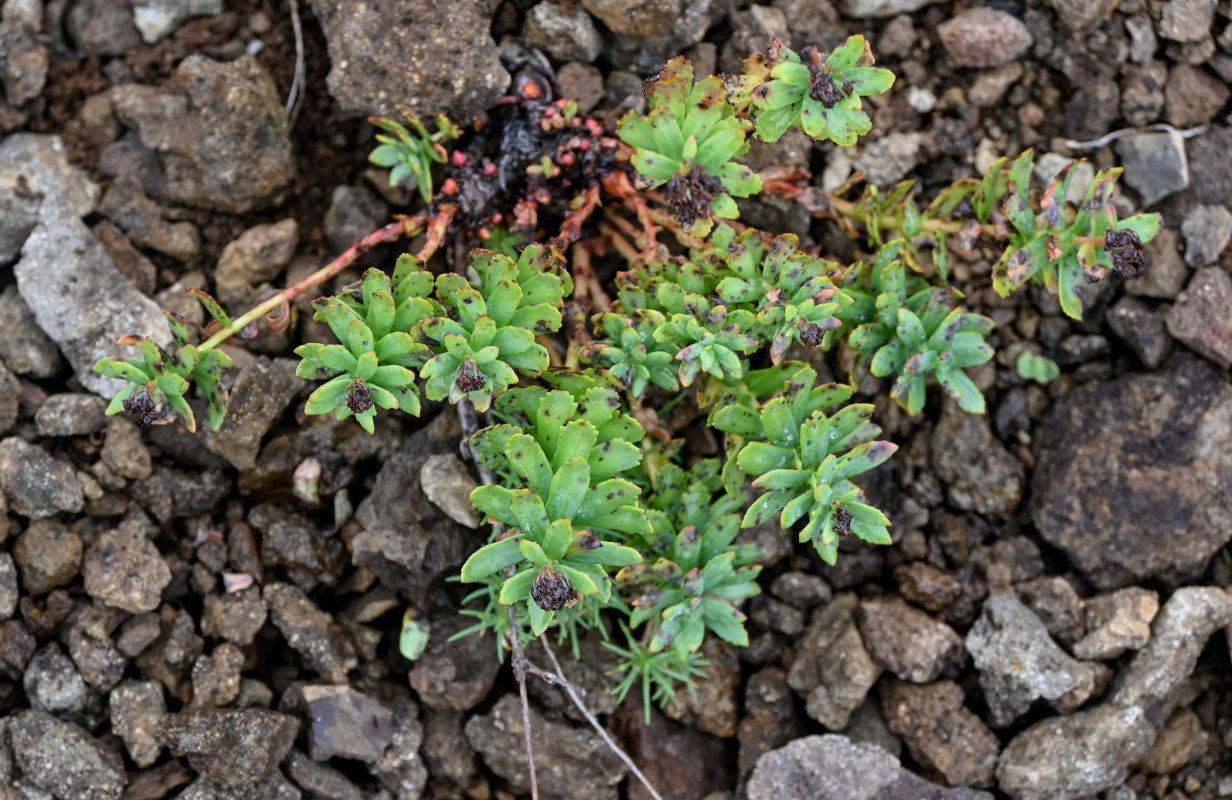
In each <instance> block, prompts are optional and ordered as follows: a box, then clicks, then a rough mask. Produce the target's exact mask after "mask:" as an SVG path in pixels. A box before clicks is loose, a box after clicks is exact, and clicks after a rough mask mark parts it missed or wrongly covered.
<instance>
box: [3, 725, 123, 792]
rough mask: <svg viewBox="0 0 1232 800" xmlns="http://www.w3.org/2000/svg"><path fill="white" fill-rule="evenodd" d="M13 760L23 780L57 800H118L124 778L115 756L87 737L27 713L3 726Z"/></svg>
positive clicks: (64, 726)
mask: <svg viewBox="0 0 1232 800" xmlns="http://www.w3.org/2000/svg"><path fill="white" fill-rule="evenodd" d="M8 729H9V737H10V739H11V742H12V746H13V759H14V761H15V762H16V763H17V766H18V767H20V768H21V771H22V773H23V774H24V775H25V776H26V779H27V780H28V781H30V782H31V783H33V784H34V785H35V786H38V787H40V788H42V789H46V790H47V791H49V792H52V793H53V794H54V795H55V796H56V797H58V798H60V800H70V798H71V800H118V798H119V797H120V795H121V793H123V791H124V786H125V784H126V781H127V775H126V774H125V772H124V766H123V764H122V763H121V762H120V759H119V758H118V757H116V754H114V753H111V752H109V751H108V750H107V749H106V748H104V747H103V745H102V744H101V743H100V742H99V741H98V740H97V739H95V738H94V737H93V736H91V735H90V734H89V733H87V732H86V731H84V730H82V729H81V728H79V727H78V726H76V725H74V724H72V723H70V722H62V721H60V720H58V719H56V718H55V717H53V716H52V715H51V714H48V713H47V712H46V711H39V710H38V709H28V710H26V711H22V712H20V713H18V714H17V715H16V716H14V717H12V718H11V719H10V720H9V723H8Z"/></svg>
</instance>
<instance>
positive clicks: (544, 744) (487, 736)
mask: <svg viewBox="0 0 1232 800" xmlns="http://www.w3.org/2000/svg"><path fill="white" fill-rule="evenodd" d="M530 727H531V734H532V738H533V740H534V741H535V743H536V744H538V745H539V747H537V748H535V767H536V772H537V775H538V781H539V790H540V791H541V792H543V793H544V794H546V795H549V796H553V795H555V796H560V797H585V798H588V799H589V798H593V799H594V800H616V798H618V797H619V796H620V794H619V792H618V791H617V788H616V786H617V784H619V783H620V782H621V780H623V779H624V777H625V771H626V770H625V766H624V764H623V763H622V762H621V761H620V759H619V758H617V757H616V755H615V753H613V752H612V750H611V749H610V748H609V747H608V746H607V745H606V744H604V743H603V740H602V739H600V738H599V736H598V735H597V734H595V733H594V732H593V731H592V730H591V729H590V728H588V727H587V728H574V727H572V726H570V725H566V724H562V723H560V722H554V721H551V720H545V719H543V717H541V716H540V715H539V712H538V711H536V710H535V709H534V708H531V710H530ZM523 731H524V728H523V724H522V712H521V705H520V703H519V702H518V698H517V695H514V694H506V695H504V696H503V697H501V698H500V699H499V700H497V701H496V705H495V706H493V707H492V710H491V711H490V712H488V713H487V714H477V715H475V716H473V717H471V718H470V721H468V722H467V723H466V738H467V739H468V740H469V741H470V744H471V747H473V748H475V750H476V751H478V752H479V753H480V754H481V755H482V756H483V760H484V763H485V764H487V766H488V768H489V769H491V770H492V771H493V772H494V773H496V774H497V775H499V776H500V777H502V778H504V779H505V780H506V781H508V782H509V783H510V784H511V785H512V786H514V787H517V788H521V789H523V790H525V789H526V788H527V787H529V785H530V775H529V772H528V770H527V767H526V753H525V751H519V750H518V749H517V748H515V747H511V746H510V744H509V743H510V742H513V741H522V738H523V736H524V733H523Z"/></svg>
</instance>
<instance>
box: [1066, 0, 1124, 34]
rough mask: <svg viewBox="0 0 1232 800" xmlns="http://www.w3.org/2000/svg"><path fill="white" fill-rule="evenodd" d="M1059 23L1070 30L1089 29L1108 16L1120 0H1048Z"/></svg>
mask: <svg viewBox="0 0 1232 800" xmlns="http://www.w3.org/2000/svg"><path fill="white" fill-rule="evenodd" d="M1050 2H1051V4H1052V7H1053V9H1055V10H1056V12H1057V16H1058V17H1060V18H1061V24H1062V25H1064V26H1065V27H1066V28H1068V29H1070V30H1071V31H1085V30H1089V29H1091V28H1093V27H1095V26H1096V25H1098V24H1099V23H1101V22H1103V21H1104V20H1106V19H1108V17H1110V16H1112V12H1113V11H1115V10H1116V8H1117V6H1119V5H1120V4H1121V0H1050Z"/></svg>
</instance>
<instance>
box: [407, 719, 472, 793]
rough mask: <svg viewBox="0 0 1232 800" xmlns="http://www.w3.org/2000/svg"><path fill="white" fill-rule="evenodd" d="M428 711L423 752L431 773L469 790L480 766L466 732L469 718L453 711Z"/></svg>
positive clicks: (425, 720)
mask: <svg viewBox="0 0 1232 800" xmlns="http://www.w3.org/2000/svg"><path fill="white" fill-rule="evenodd" d="M424 711H425V712H426V714H425V718H424V723H423V724H424V741H423V747H422V748H420V749H421V752H422V754H423V759H424V762H425V763H426V765H427V767H428V770H429V772H431V774H432V775H434V776H438V777H445V778H448V779H449V780H451V781H453V782H454V783H456V784H458V785H459V786H469V785H470V782H471V780H472V779H473V778H474V777H475V773H476V772H477V771H478V768H479V765H478V764H477V763H476V761H475V751H474V750H472V749H471V746H470V743H469V742H467V741H466V734H465V733H463V731H462V725H463V724H464V723H465V722H466V717H465V715H464V714H463V713H462V712H461V711H456V710H454V709H452V708H432V707H430V706H427V707H425V708H424Z"/></svg>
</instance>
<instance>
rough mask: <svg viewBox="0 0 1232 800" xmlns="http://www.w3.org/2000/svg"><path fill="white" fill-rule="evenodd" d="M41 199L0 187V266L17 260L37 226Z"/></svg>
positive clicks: (14, 189) (13, 189)
mask: <svg viewBox="0 0 1232 800" xmlns="http://www.w3.org/2000/svg"><path fill="white" fill-rule="evenodd" d="M42 203H43V199H42V198H41V197H38V196H37V195H34V196H30V195H27V194H26V193H25V192H19V191H17V190H16V188H10V187H7V186H3V185H0V266H5V267H7V266H8V265H9V264H12V263H13V262H14V261H16V260H17V256H18V254H20V253H21V246H22V245H23V244H25V242H26V237H27V236H29V235H30V231H32V230H34V226H35V225H37V224H38V220H39V213H38V212H39V207H40V206H41V205H42Z"/></svg>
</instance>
